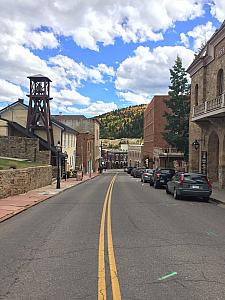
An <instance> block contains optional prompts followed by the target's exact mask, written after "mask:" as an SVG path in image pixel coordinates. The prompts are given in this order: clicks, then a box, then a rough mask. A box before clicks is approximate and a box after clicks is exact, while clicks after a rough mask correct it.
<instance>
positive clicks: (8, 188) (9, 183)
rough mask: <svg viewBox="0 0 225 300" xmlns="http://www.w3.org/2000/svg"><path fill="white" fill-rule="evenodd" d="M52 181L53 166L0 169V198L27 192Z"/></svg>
mask: <svg viewBox="0 0 225 300" xmlns="http://www.w3.org/2000/svg"><path fill="white" fill-rule="evenodd" d="M51 183H52V166H39V167H29V168H26V169H10V170H0V198H6V197H8V196H14V195H19V194H23V193H26V192H28V191H30V190H34V189H37V188H40V187H43V186H46V185H49V184H51Z"/></svg>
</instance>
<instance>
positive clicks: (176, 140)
mask: <svg viewBox="0 0 225 300" xmlns="http://www.w3.org/2000/svg"><path fill="white" fill-rule="evenodd" d="M170 82H171V85H170V86H169V95H170V99H169V100H167V101H166V102H165V103H166V106H167V107H168V108H169V112H166V113H165V114H164V116H165V117H166V119H167V125H166V127H165V131H164V132H163V137H164V139H165V140H166V141H167V142H168V144H169V145H171V146H172V147H175V148H177V150H178V151H181V152H183V153H184V158H185V160H186V161H187V160H188V148H189V147H188V145H189V142H188V140H189V114H190V85H189V84H188V80H187V73H186V71H185V69H184V68H183V66H182V60H181V58H180V57H179V56H177V59H176V61H175V64H174V66H173V67H172V69H170Z"/></svg>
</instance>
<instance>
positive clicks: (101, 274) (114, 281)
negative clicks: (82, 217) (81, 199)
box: [98, 175, 121, 300]
mask: <svg viewBox="0 0 225 300" xmlns="http://www.w3.org/2000/svg"><path fill="white" fill-rule="evenodd" d="M116 176H117V175H115V176H114V177H113V179H112V180H111V182H110V185H109V187H108V190H107V193H106V197H105V201H104V205H103V209H102V218H101V226H100V236H99V256H98V300H106V279H105V219H106V211H107V238H108V258H109V268H110V277H111V285H112V295H113V300H121V294H120V285H119V280H118V275H117V270H116V260H115V254H114V249H113V239H112V224H111V202H112V190H113V185H114V183H115V180H116Z"/></svg>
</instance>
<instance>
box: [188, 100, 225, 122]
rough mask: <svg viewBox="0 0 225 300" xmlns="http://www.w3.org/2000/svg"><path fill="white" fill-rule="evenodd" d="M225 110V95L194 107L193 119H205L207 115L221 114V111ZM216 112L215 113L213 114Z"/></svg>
mask: <svg viewBox="0 0 225 300" xmlns="http://www.w3.org/2000/svg"><path fill="white" fill-rule="evenodd" d="M223 108H224V109H225V96H224V94H222V95H220V96H218V97H216V98H215V99H213V100H209V101H205V102H204V103H201V104H199V105H196V106H194V107H193V115H192V118H198V117H201V116H202V117H204V116H205V115H208V114H210V115H213V114H216V113H217V112H218V113H219V112H220V110H221V109H223ZM213 112H214V113H213Z"/></svg>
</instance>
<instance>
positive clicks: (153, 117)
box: [142, 95, 169, 168]
mask: <svg viewBox="0 0 225 300" xmlns="http://www.w3.org/2000/svg"><path fill="white" fill-rule="evenodd" d="M168 99H169V96H168V95H161V96H154V97H153V99H152V100H151V102H150V103H149V104H148V106H147V108H146V109H145V112H144V146H143V154H142V155H143V157H142V159H143V161H144V162H145V164H146V165H148V166H149V167H151V168H152V167H153V166H154V148H156V147H157V148H163V149H165V148H168V147H169V145H168V144H167V142H166V141H165V140H164V139H163V137H162V132H163V131H164V129H165V125H166V119H165V118H164V116H163V115H164V113H165V112H167V111H168V108H167V107H166V104H165V101H166V100H168Z"/></svg>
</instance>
